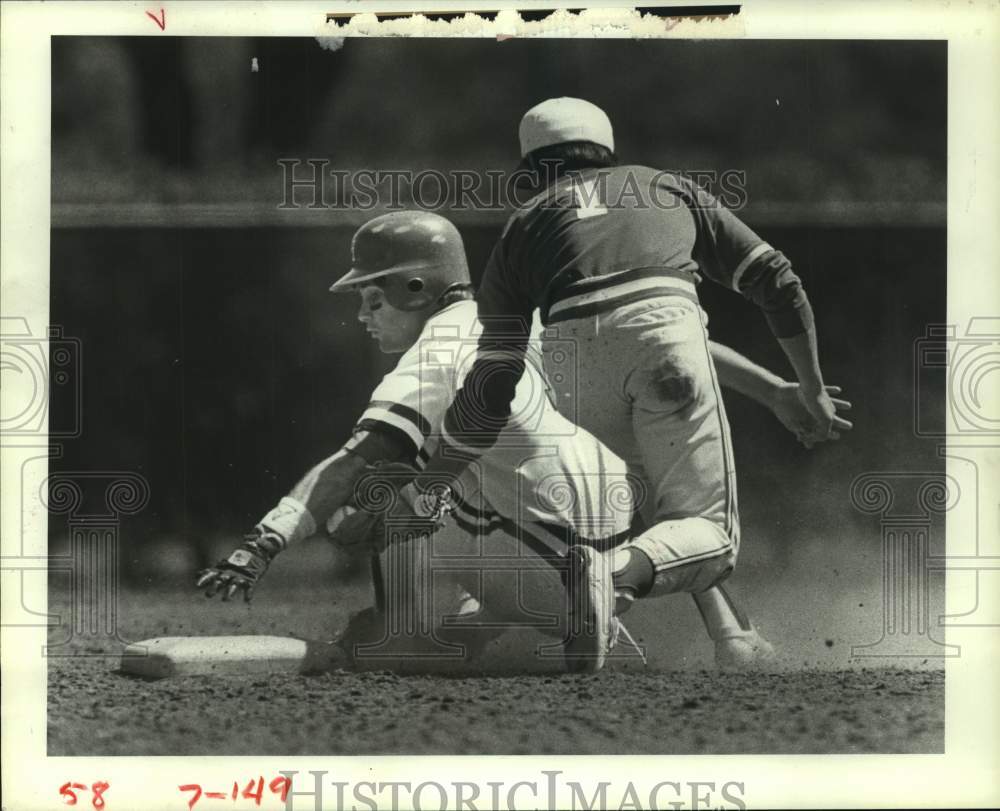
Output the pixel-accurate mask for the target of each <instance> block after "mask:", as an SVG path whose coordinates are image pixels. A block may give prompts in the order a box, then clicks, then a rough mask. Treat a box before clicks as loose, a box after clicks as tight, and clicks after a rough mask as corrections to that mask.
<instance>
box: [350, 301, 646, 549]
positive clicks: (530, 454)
mask: <svg viewBox="0 0 1000 811" xmlns="http://www.w3.org/2000/svg"><path fill="white" fill-rule="evenodd" d="M480 332H481V328H480V325H479V321H478V319H477V307H476V303H475V302H474V301H460V302H457V303H455V304H452V305H450V306H448V307H445V308H444V309H443V310H441V311H440V312H438V313H436V314H435V315H433V316H432V317H431V318H430V319H428V321H427V323H426V325H425V326H424V329H423V332H422V333H421V336H420V338H419V339H418V340H417V342H416V343H415V344H414V345H413V346H412V347H411V348H410V349H409V350H408V351H407V352H406V353H404V354H403V356H402V357H401V358H400V360H399V363H397V364H396V367H395V368H394V369H393V370H392V371H391V372H389V373H388V374H387V375H386V376H385V377H384V378H383V379H382V381H381V382H380V383H379V385H378V386H377V387H376V389H375V391H374V392H373V393H372V397H371V401H370V402H369V403H368V406H367V407H366V408H365V410H364V412H363V413H362V415H361V418H360V419H359V421H358V424H357V428H358V429H359V430H361V429H376V430H383V431H388V432H390V433H393V434H394V435H396V436H397V437H400V438H401V439H404V440H405V442H406V444H407V445H408V446H409V447H410V448H411V449H412V461H413V463H414V464H415V465H416V466H417V467H418V468H423V466H424V465H425V464H426V462H427V460H428V459H429V458H430V456H431V455H432V454H433V453H434V451H435V450H437V448H438V446H439V444H440V435H439V429H440V425H441V421H442V419H443V418H444V414H445V411H446V410H447V408H448V406H449V405H450V404H451V402H452V400H453V398H454V396H455V393H456V391H457V390H458V388H459V387H461V385H462V382H463V380H464V377H465V374H466V372H467V371H468V370H469V369H470V368H471V366H472V363H473V361H474V360H475V357H476V349H477V340H478V336H479V334H480ZM541 369H542V363H541V356H540V351H539V350H538V344H537V342H533V343H532V346H531V347H530V348H529V351H528V362H527V364H526V372H525V374H524V375H523V376H522V378H521V380H520V382H519V383H518V385H517V390H516V395H515V398H514V402H513V403H512V407H511V418H510V420H509V421H508V423H507V427H506V428H505V429H504V430H503V432H502V433H501V434H500V438H499V439H498V441H497V443H496V444H495V446H494V447H493V448H491V449H490V450H489V451H488V452H487V453H485V454H484V455H483V456H482V457H480V459H479V460H478V461H477V462H476V463H475V464H473V465H472V467H470V469H469V472H467V473H466V474H464V475H463V477H462V478H461V479H460V480H459V488H460V492H461V493H462V497H461V499H460V501H459V506H458V509H457V510H456V512H455V514H454V518H455V521H456V523H457V524H458V525H459V526H460V527H461V528H463V529H466V530H468V531H472V532H475V533H476V534H477V535H485V534H488V533H489V532H490V531H491V530H493V529H499V528H504V529H505V530H506V531H507V532H508V533H511V532H515V531H516V532H517V534H518V535H519V536H520V537H522V538H523V540H524V542H525V543H526V544H527V545H528V546H529V547H533V548H534V549H536V551H537V552H538V553H539V554H543V555H551V554H552V553H553V551H561V550H562V548H563V546H564V545H565V544H566V543H569V542H572V541H574V540H576V539H585V540H592V541H598V540H600V541H606V542H612V543H614V542H617V541H618V540H621V539H623V537H624V536H625V535H626V534H627V532H628V529H629V526H630V524H631V520H632V499H631V491H630V485H629V481H628V479H627V477H626V466H625V463H624V462H623V461H622V460H621V459H620V458H619V457H618V456H616V455H615V454H613V453H612V452H611V451H609V450H608V449H607V448H605V447H604V446H603V445H602V444H601V443H600V442H598V441H597V440H596V439H595V438H594V437H593V436H592V435H591V434H589V433H588V432H587V431H585V430H583V429H582V428H579V427H578V426H576V425H574V424H573V423H571V422H569V421H568V420H567V419H565V418H564V417H562V416H561V415H560V414H559V413H558V412H557V411H556V409H555V408H554V406H553V405H552V403H551V401H550V399H549V398H550V390H549V386H548V385H547V383H546V381H545V378H544V376H543V373H542V371H541ZM515 528H516V529H515Z"/></svg>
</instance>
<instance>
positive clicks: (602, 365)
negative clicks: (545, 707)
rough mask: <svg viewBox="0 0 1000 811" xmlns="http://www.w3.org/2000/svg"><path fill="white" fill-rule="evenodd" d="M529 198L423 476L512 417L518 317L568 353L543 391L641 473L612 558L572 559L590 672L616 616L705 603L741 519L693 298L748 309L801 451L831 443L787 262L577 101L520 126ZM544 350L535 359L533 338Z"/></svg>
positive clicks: (804, 302) (455, 467)
mask: <svg viewBox="0 0 1000 811" xmlns="http://www.w3.org/2000/svg"><path fill="white" fill-rule="evenodd" d="M519 136H520V146H521V155H522V158H523V160H524V165H525V167H526V168H528V169H529V170H532V171H534V172H535V174H536V177H537V180H538V183H539V185H540V187H541V190H540V192H539V193H538V194H537V196H536V197H535V198H534V199H533V200H531V201H530V202H528V203H527V204H526V205H524V206H522V207H521V208H520V209H519V210H517V211H516V212H515V213H514V214H513V215H512V216H511V218H510V220H509V221H508V223H507V225H506V228H505V229H504V231H503V234H502V236H501V237H500V239H499V241H498V242H497V244H496V246H495V248H494V250H493V253H492V255H491V257H490V260H489V263H488V265H487V268H486V271H485V275H484V277H483V280H482V284H481V286H480V288H479V292H478V294H477V297H476V300H477V303H478V306H479V317H480V320H481V322H482V324H483V334H482V337H481V339H480V351H479V356H478V358H477V360H476V362H475V365H474V367H473V368H472V369H471V370H470V372H469V374H468V375H467V376H466V378H465V381H464V385H463V387H462V389H461V390H460V391H459V392H458V395H457V396H456V399H455V401H454V403H453V404H452V406H451V407H450V408H449V410H448V412H447V415H446V417H445V420H444V423H443V426H442V432H441V433H442V443H441V445H440V447H439V448H438V451H437V453H436V455H435V456H434V458H432V460H431V461H430V463H429V464H428V471H431V472H433V473H434V474H435V476H436V477H438V478H440V477H442V476H444V477H446V478H447V477H449V476H455V475H457V474H458V473H459V472H460V471H461V470H462V469H463V467H464V465H465V464H467V463H468V462H469V461H470V460H473V459H476V458H478V457H479V456H481V455H482V454H483V453H485V452H488V449H489V448H490V447H491V446H492V445H493V443H494V442H495V441H496V437H497V435H498V434H499V432H500V430H501V429H502V427H503V426H504V425H505V423H506V421H507V419H508V418H509V415H510V414H511V402H512V400H513V397H514V391H515V389H516V385H517V382H518V380H519V379H520V377H521V374H522V369H523V367H524V362H525V361H524V355H525V350H526V347H527V346H528V342H529V338H530V331H529V326H528V325H529V324H530V323H531V316H532V312H533V310H535V308H538V309H539V310H540V311H541V318H542V322H543V323H544V324H545V325H546V326H551V327H554V328H555V329H554V330H553V331H552V332H557V333H558V335H559V337H560V339H562V340H565V339H567V338H568V339H571V340H572V341H574V342H576V343H577V345H579V346H580V347H581V349H580V352H579V376H578V377H577V378H576V379H574V380H572V381H565V380H564V381H563V383H560V382H559V381H558V380H556V378H555V377H553V378H552V379H551V382H552V385H553V387H554V389H555V391H556V399H555V402H556V404H557V406H558V408H559V409H560V411H563V412H565V413H571V414H573V415H574V419H576V420H577V421H578V423H579V424H580V425H581V426H582V427H584V428H586V429H587V430H588V431H590V432H591V433H592V434H593V435H594V436H596V437H597V438H598V439H599V440H600V441H601V442H603V443H604V444H605V445H607V447H608V448H610V449H611V450H612V451H614V452H615V453H616V454H617V455H619V456H620V457H621V458H622V459H624V460H625V461H626V462H627V463H628V465H629V467H630V469H631V470H633V471H636V472H637V473H640V474H641V476H642V478H643V480H644V481H645V483H646V485H647V487H648V488H649V491H650V493H651V498H649V499H648V500H647V501H646V503H645V504H644V505H643V507H642V509H643V513H644V516H645V518H646V520H647V525H648V529H647V530H646V531H645V532H642V533H641V534H639V535H637V536H635V537H633V538H631V539H630V540H629V541H628V542H627V543H626V544H624V545H622V546H620V547H618V548H616V549H615V550H613V551H612V552H603V551H601V550H598V549H596V548H594V547H593V546H589V545H586V544H576V545H574V546H573V547H572V548H571V550H570V552H569V559H570V573H569V577H568V590H569V593H570V602H571V610H572V612H573V614H574V621H573V622H572V623H571V626H572V627H573V628H575V629H579V631H578V632H577V633H576V634H575V639H573V640H571V641H570V642H569V643H568V645H567V656H568V660H570V661H575V662H577V663H578V668H579V669H581V670H590V671H596V670H599V669H600V668H601V667H602V666H603V663H604V659H605V657H606V655H607V653H608V651H609V650H610V649H611V648H612V647H613V645H614V643H615V639H616V636H617V630H618V626H619V624H620V623H619V620H618V615H620V614H621V613H622V612H623V611H624V610H627V608H628V606H629V605H630V603H631V601H632V600H634V599H636V598H639V597H645V596H650V595H660V594H668V593H673V592H682V591H686V592H691V593H693V594H699V593H701V594H703V593H704V592H705V591H706V590H708V589H711V588H712V587H713V586H715V585H717V584H719V583H721V582H722V581H723V580H725V579H726V578H727V577H728V576H729V575H730V573H731V572H732V571H733V567H734V566H735V563H736V557H737V553H738V551H739V543H740V535H739V517H738V512H737V502H736V479H735V469H734V465H733V456H732V449H731V443H730V436H729V426H728V423H727V419H726V415H725V410H724V408H723V403H722V398H721V395H720V393H719V380H718V377H717V374H716V370H715V368H714V367H713V363H712V359H711V353H710V350H709V343H708V336H707V333H706V331H705V319H704V316H703V312H702V310H701V308H700V306H699V301H698V295H697V288H696V284H697V283H698V282H699V281H700V278H701V277H702V276H707V277H708V278H710V279H712V280H713V281H715V282H717V283H719V284H722V285H724V286H726V287H728V288H730V289H732V290H734V291H736V292H739V293H742V294H743V295H744V296H745V297H747V298H748V299H750V300H751V301H753V302H754V303H756V304H757V305H758V306H759V307H761V309H763V311H764V314H765V316H766V318H767V322H768V324H769V326H770V328H771V330H772V332H773V333H774V335H775V336H776V338H777V340H778V341H779V343H780V344H781V347H782V349H783V350H784V351H785V354H786V355H787V357H788V359H789V361H790V362H791V365H792V367H793V368H794V370H795V374H796V376H797V378H798V381H799V384H800V390H799V393H800V395H801V398H802V404H803V406H804V407H805V409H806V410H807V411H808V414H809V415H810V417H811V418H812V426H811V427H810V429H809V431H808V433H807V436H806V437H805V438H806V439H807V441H812V440H825V439H828V438H836V436H837V431H836V425H837V416H836V404H835V403H833V402H832V400H831V397H830V394H829V393H828V391H827V389H826V387H825V386H824V383H823V377H822V374H821V372H820V365H819V360H818V355H817V349H816V332H815V329H814V326H813V316H812V310H811V308H810V305H809V301H808V299H807V298H806V294H805V291H804V290H803V288H802V285H801V283H800V281H799V278H798V277H797V276H796V275H795V273H794V272H793V271H792V268H791V264H790V262H789V261H788V259H787V258H786V257H785V256H784V255H783V254H782V253H780V252H779V251H776V250H774V249H773V248H772V247H771V246H770V245H768V244H767V243H766V242H765V241H764V240H763V239H761V238H760V237H759V236H758V235H757V234H755V233H754V232H753V231H752V230H751V229H750V228H748V227H747V226H746V225H745V224H743V223H742V222H741V221H740V220H739V219H737V217H736V216H735V215H733V214H732V213H731V212H730V211H728V210H727V209H725V208H724V207H722V206H721V205H720V204H719V202H718V201H717V200H716V199H715V198H714V197H712V196H711V195H710V194H709V193H708V192H706V191H704V190H703V189H701V188H699V187H698V186H697V185H696V184H694V183H692V182H690V181H689V180H687V179H685V178H683V177H679V176H676V175H672V174H668V173H666V172H659V171H656V170H655V169H651V168H648V167H644V166H635V165H618V161H617V158H616V156H615V153H614V136H613V133H612V127H611V122H610V121H609V119H608V117H607V115H605V113H604V112H603V111H602V110H601V109H599V108H598V107H596V106H594V105H593V104H590V103H589V102H586V101H583V100H581V99H573V98H557V99H549V100H548V101H545V102H542V103H541V104H539V105H537V106H536V107H533V108H532V109H531V110H529V111H528V112H527V113H525V115H524V116H523V118H522V120H521V123H520V130H519ZM550 334H551V333H550V332H549V331H547V332H546V333H545V335H546V337H544V338H543V355H544V354H545V344H546V342H547V340H548V335H550Z"/></svg>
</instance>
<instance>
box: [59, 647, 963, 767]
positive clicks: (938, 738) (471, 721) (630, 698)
mask: <svg viewBox="0 0 1000 811" xmlns="http://www.w3.org/2000/svg"><path fill="white" fill-rule="evenodd" d="M49 701H50V705H49V754H50V755H196V754H212V755H218V754H223V753H225V754H232V755H272V754H287V755H321V754H322V755H333V754H354V755H357V754H396V753H412V754H440V755H446V754H447V755H467V754H512V755H516V754H599V753H600V754H608V753H630V754H639V753H646V754H661V753H677V754H680V753H709V754H711V753H719V754H722V753H735V752H742V753H769V752H800V753H819V752H824V753H825V752H851V753H854V752H940V751H942V749H943V734H944V678H943V674H942V673H941V672H940V671H905V670H866V671H852V672H840V673H837V672H823V671H802V672H798V673H786V674H760V675H755V676H751V675H747V674H736V675H730V674H720V673H712V672H705V671H700V672H699V671H695V672H675V673H666V672H648V673H632V672H628V673H623V672H614V671H611V672H608V671H605V672H603V673H601V674H599V675H597V676H506V677H483V678H442V677H433V676H410V677H405V676H402V677H401V676H396V675H393V674H390V673H387V672H383V673H379V672H373V673H360V674H355V673H344V672H336V673H331V674H326V675H322V676H316V677H301V676H281V677H272V678H266V679H265V678H256V679H239V678H217V677H197V678H191V679H179V680H175V681H171V680H163V681H159V682H144V681H141V680H138V679H132V678H127V677H123V676H119V675H116V674H114V673H112V672H111V671H110V670H109V669H108V668H107V667H106V665H105V664H104V663H102V662H100V661H98V660H91V661H89V662H88V661H87V660H81V659H76V660H68V661H66V662H65V663H63V664H60V665H57V666H54V667H53V668H52V671H51V673H50V684H49ZM97 720H99V721H100V723H99V724H95V721H97Z"/></svg>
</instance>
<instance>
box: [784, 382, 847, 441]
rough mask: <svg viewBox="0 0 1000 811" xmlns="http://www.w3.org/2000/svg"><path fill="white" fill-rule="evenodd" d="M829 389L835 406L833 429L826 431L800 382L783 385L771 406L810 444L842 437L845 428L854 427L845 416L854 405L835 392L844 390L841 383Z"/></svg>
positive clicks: (801, 439) (788, 425) (797, 434)
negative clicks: (809, 406) (815, 414)
mask: <svg viewBox="0 0 1000 811" xmlns="http://www.w3.org/2000/svg"><path fill="white" fill-rule="evenodd" d="M825 389H826V395H827V396H828V397H829V399H830V402H831V403H833V406H834V409H835V412H834V415H833V424H832V427H831V429H830V430H829V431H825V430H824V429H823V428H822V426H820V425H819V423H818V422H817V420H816V418H815V417H814V416H813V414H812V412H811V411H810V409H809V408H808V407H807V405H806V402H805V399H804V396H803V394H802V388H801V387H800V386H799V384H798V383H785V384H784V385H782V386H780V387H779V388H778V389H777V391H776V393H775V396H774V399H773V400H772V402H771V410H772V411H773V412H774V415H775V416H776V417H777V418H778V419H779V420H781V424H782V425H784V426H785V427H786V428H787V429H788V430H789V431H791V432H792V433H793V434H795V438H796V439H797V440H798V441H799V442H801V443H802V444H803V445H804V446H805V447H807V448H811V447H813V446H814V445H816V444H818V443H820V442H824V441H826V440H828V439H840V434H841V433H842V432H844V431H850V430H851V429H852V428H853V427H854V425H853V424H852V423H851V422H849V421H848V420H846V419H844V417H842V416H841V412H842V411H849V410H850V409H851V404H850V403H849V402H848V401H847V400H842V399H840V398H838V397H835V396H833V395H837V394H840V391H841V389H840V386H826V387H825Z"/></svg>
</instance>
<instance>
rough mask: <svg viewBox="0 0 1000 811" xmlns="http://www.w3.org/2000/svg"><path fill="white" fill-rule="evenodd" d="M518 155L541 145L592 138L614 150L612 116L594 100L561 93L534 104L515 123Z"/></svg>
mask: <svg viewBox="0 0 1000 811" xmlns="http://www.w3.org/2000/svg"><path fill="white" fill-rule="evenodd" d="M518 137H519V138H520V141H521V157H524V156H525V155H527V154H528V153H529V152H534V151H535V150H536V149H541V148H542V147H546V146H552V145H553V144H564V143H566V142H568V141H592V142H593V143H595V144H599V145H600V146H605V147H607V148H608V149H610V150H611V151H612V152H614V151H615V138H614V135H613V134H612V132H611V119H609V118H608V116H607V114H606V113H605V112H604V110H602V109H601V108H600V107H598V106H597V105H596V104H591V103H590V102H589V101H584V100H583V99H574V98H569V97H567V96H563V97H561V98H557V99H547V100H546V101H543V102H542V103H541V104H536V105H535V106H534V107H532V108H531V109H530V110H528V112H526V113H525V114H524V116H523V117H522V118H521V125H520V127H518Z"/></svg>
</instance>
